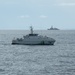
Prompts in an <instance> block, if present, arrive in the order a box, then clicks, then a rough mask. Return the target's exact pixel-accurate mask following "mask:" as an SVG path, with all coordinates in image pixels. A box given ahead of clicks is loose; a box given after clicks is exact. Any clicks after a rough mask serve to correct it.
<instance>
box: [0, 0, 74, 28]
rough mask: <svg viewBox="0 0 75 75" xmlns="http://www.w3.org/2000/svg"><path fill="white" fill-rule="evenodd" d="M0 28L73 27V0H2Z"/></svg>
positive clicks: (0, 5)
mask: <svg viewBox="0 0 75 75" xmlns="http://www.w3.org/2000/svg"><path fill="white" fill-rule="evenodd" d="M0 9H1V12H0V29H28V28H29V26H30V25H31V24H32V26H33V27H34V28H35V29H47V28H50V27H51V26H52V25H53V26H54V27H57V28H59V29H75V21H74V20H75V10H74V9H75V0H11V1H10V0H2V1H0Z"/></svg>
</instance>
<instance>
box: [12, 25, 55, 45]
mask: <svg viewBox="0 0 75 75" xmlns="http://www.w3.org/2000/svg"><path fill="white" fill-rule="evenodd" d="M30 30H31V33H30V34H27V35H25V36H23V38H16V39H13V40H12V44H13V45H54V43H55V39H53V38H50V37H47V36H42V35H38V34H35V33H33V28H32V26H31V27H30Z"/></svg>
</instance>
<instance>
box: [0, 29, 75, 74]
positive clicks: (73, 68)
mask: <svg viewBox="0 0 75 75" xmlns="http://www.w3.org/2000/svg"><path fill="white" fill-rule="evenodd" d="M29 32H30V31H27V30H0V75H75V30H54V31H50V30H36V31H35V33H38V34H40V35H43V36H48V37H52V38H54V39H55V40H56V42H55V44H54V45H53V46H51V45H44V46H43V45H39V46H38V45H35V46H34V45H11V42H12V39H13V38H14V37H15V38H17V37H22V36H24V35H26V34H28V33H29Z"/></svg>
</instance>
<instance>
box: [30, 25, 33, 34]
mask: <svg viewBox="0 0 75 75" xmlns="http://www.w3.org/2000/svg"><path fill="white" fill-rule="evenodd" d="M30 31H31V34H33V27H32V26H30Z"/></svg>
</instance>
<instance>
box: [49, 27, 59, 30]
mask: <svg viewBox="0 0 75 75" xmlns="http://www.w3.org/2000/svg"><path fill="white" fill-rule="evenodd" d="M48 30H59V29H58V28H54V27H53V26H51V28H50V29H48Z"/></svg>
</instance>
